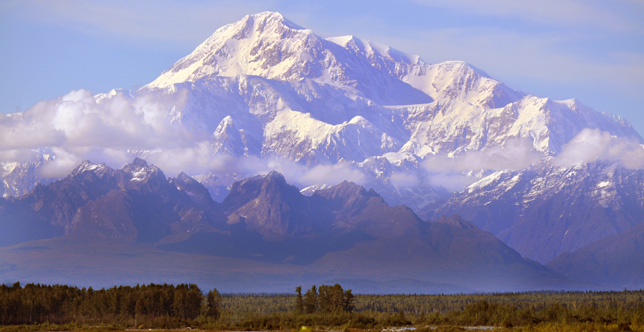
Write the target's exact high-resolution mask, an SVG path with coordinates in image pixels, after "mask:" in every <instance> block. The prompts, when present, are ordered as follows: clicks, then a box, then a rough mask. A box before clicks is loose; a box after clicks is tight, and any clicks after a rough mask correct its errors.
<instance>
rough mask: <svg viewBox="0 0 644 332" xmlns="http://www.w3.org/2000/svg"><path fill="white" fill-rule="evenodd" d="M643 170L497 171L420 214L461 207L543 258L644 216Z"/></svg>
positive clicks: (461, 211)
mask: <svg viewBox="0 0 644 332" xmlns="http://www.w3.org/2000/svg"><path fill="white" fill-rule="evenodd" d="M642 183H644V170H641V169H640V170H630V169H626V168H624V167H620V166H619V165H617V164H614V163H605V162H599V163H593V164H586V165H584V166H577V167H569V168H566V167H542V168H535V169H532V170H525V171H501V172H496V173H494V174H492V175H490V176H488V177H486V178H483V179H482V180H480V181H479V182H477V183H474V184H472V185H471V186H469V187H468V188H467V189H466V190H465V191H463V192H461V193H458V194H456V195H454V196H453V197H452V198H450V199H449V201H448V202H446V203H444V204H438V205H437V206H436V205H430V206H428V207H427V208H426V209H424V210H423V212H421V215H423V216H426V217H430V218H436V217H438V216H441V215H450V214H453V213H459V214H460V215H462V216H463V217H464V218H466V219H468V220H471V221H472V222H473V223H475V224H476V225H478V226H479V227H481V228H482V229H485V230H488V231H489V232H491V233H492V234H495V235H496V236H498V237H499V238H500V239H501V240H503V241H504V242H505V243H507V244H508V245H509V246H511V247H512V248H514V249H516V250H517V251H519V252H520V253H521V254H522V255H525V256H526V257H529V258H531V259H534V260H536V261H539V262H542V263H547V262H549V261H551V260H552V259H554V258H555V257H557V256H558V255H560V254H562V253H564V252H568V251H574V250H577V249H579V248H581V247H584V246H586V245H588V244H590V243H593V242H595V241H598V240H601V239H603V238H604V237H607V236H610V235H614V234H618V233H620V232H623V231H625V230H626V229H629V228H631V227H633V226H635V225H638V224H640V223H642V222H644V217H643V216H644V186H642Z"/></svg>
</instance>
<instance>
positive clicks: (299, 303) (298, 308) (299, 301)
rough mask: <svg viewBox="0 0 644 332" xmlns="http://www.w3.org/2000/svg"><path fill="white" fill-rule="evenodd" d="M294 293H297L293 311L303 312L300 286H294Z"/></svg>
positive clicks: (299, 313)
mask: <svg viewBox="0 0 644 332" xmlns="http://www.w3.org/2000/svg"><path fill="white" fill-rule="evenodd" d="M295 293H296V294H297V300H296V301H297V302H296V304H295V313H296V314H298V315H301V314H303V313H304V300H302V286H297V288H295Z"/></svg>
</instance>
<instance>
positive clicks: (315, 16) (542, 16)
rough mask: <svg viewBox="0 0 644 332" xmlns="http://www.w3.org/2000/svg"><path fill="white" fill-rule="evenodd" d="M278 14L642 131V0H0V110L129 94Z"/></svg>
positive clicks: (327, 33) (318, 30)
mask: <svg viewBox="0 0 644 332" xmlns="http://www.w3.org/2000/svg"><path fill="white" fill-rule="evenodd" d="M264 10H272V11H279V12H281V13H282V14H284V16H285V17H287V18H288V19H290V20H291V21H293V22H295V23H297V24H299V25H301V26H304V27H306V28H310V29H312V30H313V31H314V32H316V33H317V34H319V35H321V36H324V37H328V36H335V35H346V34H354V35H357V36H359V37H361V38H365V39H369V40H373V41H377V42H381V43H385V44H389V45H391V46H393V47H395V48H398V49H400V50H402V51H404V52H406V53H411V54H419V55H420V56H421V57H422V58H423V59H424V60H425V61H427V62H438V61H444V60H464V61H467V62H469V63H471V64H473V65H474V66H476V67H478V68H480V69H483V70H484V71H486V72H487V73H488V74H490V75H491V76H492V77H495V78H497V79H499V80H501V81H503V82H505V83H506V84H507V85H509V86H510V87H513V88H515V89H519V90H522V91H524V92H527V93H530V94H534V95H537V96H542V97H552V98H554V99H568V98H573V97H576V98H578V99H579V100H580V101H581V102H582V103H584V104H586V105H588V106H591V107H593V108H595V109H597V110H600V111H604V112H610V113H615V114H619V115H622V116H624V117H625V118H627V119H628V120H629V121H631V122H632V123H633V125H634V126H635V128H636V129H637V130H638V131H639V132H640V134H642V135H644V106H643V105H644V1H641V0H612V1H595V0H587V1H576V0H542V1H513V0H488V1H481V0H461V1H453V0H415V1H411V0H410V1H378V0H371V1H351V0H342V1H340V0H330V1H280V0H261V1H259V0H258V1H170V0H162V1H150V0H139V1H69V0H58V1H34V0H21V1H12V0H0V40H1V42H2V45H3V47H2V49H3V50H2V52H0V74H1V75H2V80H1V83H0V84H1V85H0V111H2V112H4V113H12V112H16V111H19V110H25V109H28V108H29V107H30V106H32V105H33V104H34V103H36V102H37V101H39V100H43V99H51V98H55V97H57V96H60V95H63V94H65V93H67V92H69V91H71V90H74V89H80V88H83V89H89V90H91V91H92V92H94V93H98V92H106V91H109V90H110V89H112V88H126V89H136V88H137V87H140V86H141V85H144V84H146V83H148V82H150V81H152V80H153V79H154V78H155V77H156V76H158V75H159V74H160V73H161V72H162V71H163V70H165V69H167V68H168V67H170V66H171V65H172V64H173V63H174V62H175V61H176V60H178V59H179V58H181V57H182V56H184V55H186V54H188V53H189V52H190V51H192V50H193V49H194V48H195V47H196V46H197V45H198V44H199V43H200V42H201V41H203V40H204V39H205V38H207V37H208V36H209V35H210V34H211V33H212V32H214V31H215V30H216V29H217V28H219V27H220V26H222V25H225V24H228V23H232V22H234V21H236V20H238V19H239V18H241V17H242V16H244V15H246V14H251V13H256V12H260V11H264Z"/></svg>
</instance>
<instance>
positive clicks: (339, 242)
mask: <svg viewBox="0 0 644 332" xmlns="http://www.w3.org/2000/svg"><path fill="white" fill-rule="evenodd" d="M99 183H100V184H102V187H103V189H100V190H98V188H100V187H99ZM177 184H179V185H177ZM186 184H191V185H193V187H191V192H192V193H202V194H205V188H203V186H201V185H199V184H198V183H197V182H196V181H194V180H192V181H190V180H189V179H188V178H187V176H181V177H178V178H174V179H166V178H165V176H164V175H163V172H162V171H161V170H160V169H159V168H158V167H156V166H154V165H149V164H147V163H146V162H145V161H143V160H141V159H135V160H134V161H133V162H132V163H130V164H128V165H126V166H125V167H124V168H123V169H122V170H113V169H111V168H109V167H107V166H104V165H102V164H92V163H90V162H84V163H82V164H81V165H80V166H78V167H77V168H76V169H75V170H74V171H73V172H72V173H71V174H70V176H69V177H67V178H65V179H63V180H60V181H57V182H54V183H52V184H49V185H46V186H41V187H39V189H37V190H35V191H34V192H32V193H31V194H28V195H26V196H23V197H22V198H20V199H16V200H14V201H13V203H14V204H18V205H17V207H18V208H22V209H24V210H25V211H33V212H36V214H38V213H42V212H43V210H42V208H40V207H50V206H58V207H59V210H61V211H63V212H65V211H70V213H67V214H65V213H60V214H59V215H60V216H59V217H58V219H55V220H52V221H51V223H52V224H53V225H54V226H56V227H61V228H62V231H58V232H56V233H52V234H49V235H48V236H40V237H38V236H31V237H29V236H26V237H24V238H23V239H22V241H19V242H18V243H16V242H8V243H7V242H4V243H2V245H3V246H5V247H6V246H7V245H14V247H16V246H17V247H20V246H21V244H23V243H27V244H28V243H31V242H32V241H34V240H35V242H38V241H40V243H48V244H47V245H43V246H41V247H42V248H41V247H35V249H33V251H34V255H41V254H45V252H48V251H49V250H52V247H51V246H52V245H53V243H57V241H58V240H56V239H62V238H64V239H66V240H65V242H66V243H67V244H68V245H70V246H74V247H75V248H76V249H75V250H78V247H79V246H80V247H81V248H82V247H85V248H86V249H85V250H83V251H82V252H92V251H93V250H94V249H92V248H93V247H94V244H92V243H94V242H96V243H97V244H96V245H97V246H108V247H111V246H112V245H111V244H109V243H123V244H128V245H133V246H134V247H132V248H141V250H142V248H155V249H156V250H161V251H165V252H167V255H169V256H172V255H174V254H175V253H182V254H188V255H196V256H194V257H202V256H214V257H220V258H226V259H232V260H233V261H234V262H236V263H235V264H243V265H244V266H245V267H244V269H245V270H247V271H248V273H251V274H253V273H254V274H257V273H259V274H260V275H261V273H263V272H261V271H259V270H257V271H254V270H253V268H252V266H253V263H250V262H252V261H257V262H263V263H268V264H271V265H270V266H273V268H271V269H275V271H278V270H279V268H280V266H282V264H287V265H288V269H295V270H299V271H300V273H303V272H306V271H308V272H312V271H318V272H320V273H331V272H333V271H335V272H333V273H332V275H334V276H335V278H338V277H346V276H348V275H362V278H364V277H366V276H368V275H370V274H371V273H374V272H375V270H374V269H376V268H377V269H382V268H383V267H387V268H385V269H384V270H383V271H381V272H380V277H379V278H385V277H387V278H389V277H391V278H393V277H396V276H398V275H399V273H398V272H395V271H396V270H397V269H404V270H406V271H407V272H408V273H407V272H405V273H403V274H408V276H410V277H412V278H413V279H414V280H425V281H428V282H431V283H435V284H446V283H447V284H452V285H454V287H465V288H472V289H481V290H483V289H490V290H500V289H514V290H518V289H540V288H543V287H563V288H567V287H574V285H575V284H574V283H573V282H571V281H568V280H565V279H564V278H562V277H561V276H560V275H558V274H557V273H555V272H553V271H551V270H549V269H548V268H546V267H544V266H541V265H538V264H535V263H534V262H530V261H526V260H524V259H523V258H522V257H521V256H520V255H519V254H518V253H516V252H515V251H514V250H512V249H511V248H509V247H507V246H506V245H505V244H503V243H502V242H501V241H499V240H498V239H496V238H494V237H493V236H492V235H490V234H489V233H487V232H484V231H481V230H479V229H478V228H476V227H474V226H473V225H472V224H469V223H467V222H466V221H464V220H462V219H461V218H460V217H451V218H444V219H441V220H439V221H438V222H425V221H422V220H421V219H419V218H418V217H417V216H416V215H415V213H414V212H413V211H412V210H411V209H409V208H407V207H405V206H396V207H391V206H389V205H388V204H387V203H386V202H385V201H384V200H383V199H382V198H381V197H380V195H378V194H377V193H375V192H374V191H373V190H366V189H365V188H364V187H362V186H359V185H356V184H354V183H349V182H343V183H341V184H339V185H337V186H334V187H331V188H328V189H322V190H319V191H316V192H315V193H314V194H313V195H312V196H308V197H307V196H304V195H302V194H301V193H300V191H299V189H297V188H296V187H293V186H291V185H289V184H288V183H287V182H286V180H285V179H284V177H283V176H282V175H281V174H279V173H277V172H270V173H268V174H267V175H264V176H256V177H253V178H249V179H246V180H243V181H240V182H237V183H235V185H233V188H232V189H231V193H230V194H229V197H228V198H226V199H225V200H224V202H223V203H217V202H214V201H207V200H204V199H205V197H203V196H200V195H189V194H188V193H186V192H185V191H184V190H182V189H181V186H185V185H186ZM24 201H29V202H33V201H36V202H38V203H37V204H36V205H33V204H26V205H25V204H23V205H20V203H21V202H24ZM11 203H12V202H9V201H6V202H3V204H1V205H0V208H3V209H5V208H11V207H12V206H13V205H12V204H11ZM67 207H69V208H67ZM226 216H227V217H226ZM39 220H40V221H44V219H39ZM0 225H2V227H3V228H5V227H7V226H11V225H7V224H6V223H0ZM26 230H27V231H32V232H35V235H39V233H38V232H39V230H40V227H39V225H35V226H34V227H33V228H31V229H26ZM3 233H4V229H3ZM5 240H6V239H5ZM392 245H395V247H392ZM9 248H11V247H9ZM124 248H125V247H124ZM42 250H45V252H41V251H42ZM56 250H62V249H60V248H57V249H56ZM133 250H134V249H133ZM136 250H139V249H136ZM136 250H135V251H136ZM146 250H147V249H146ZM119 252H121V254H124V255H128V251H127V250H125V249H121V250H120V251H119ZM103 254H105V255H108V256H109V255H110V254H109V253H103ZM21 255H22V256H21V257H22V259H26V258H25V257H30V256H28V253H23V254H21ZM25 255H27V256H25ZM7 257H14V255H8V256H7ZM75 257H76V258H75V259H74V261H73V262H69V261H66V259H65V256H64V255H63V256H60V257H59V258H58V259H57V260H58V263H59V265H60V269H61V270H62V271H65V270H66V269H65V268H63V267H64V266H73V267H74V269H76V272H75V273H79V272H80V273H90V274H91V273H92V272H91V270H83V269H88V268H86V267H84V266H88V264H90V263H89V262H86V261H85V260H88V259H89V260H91V258H92V256H91V255H90V256H88V257H85V258H82V257H84V256H83V255H82V254H79V253H76V254H75ZM32 259H34V258H33V257H32V258H29V259H28V260H29V261H31V260H32ZM51 259H54V258H51ZM245 261H248V262H247V263H244V262H245ZM7 264H12V266H18V267H21V266H22V267H24V266H25V265H24V264H23V263H21V262H20V261H10V262H8V263H7ZM70 264H71V265H70ZM113 264H114V263H113ZM139 264H141V268H143V269H145V268H146V266H147V265H146V263H144V262H140V263H139ZM246 264H250V265H246ZM297 266H299V267H297ZM340 266H342V270H341V271H338V268H339V267H340ZM435 266H441V269H440V270H435V269H434V268H435ZM24 268H25V269H26V270H25V271H26V272H24V273H29V272H28V271H32V270H30V269H29V268H26V267H24ZM113 268H114V269H116V270H117V271H119V270H120V269H121V267H120V265H119V264H116V265H114V266H113ZM79 269H80V270H79ZM192 269H197V270H199V269H200V268H199V267H198V266H193V267H192ZM219 269H220V272H219V273H222V274H224V275H226V274H227V273H229V272H230V271H229V270H228V268H227V267H226V266H220V267H219ZM467 269H473V270H476V271H478V274H477V275H478V277H477V278H475V279H476V280H474V279H472V278H469V277H468V274H465V275H462V276H460V277H457V276H458V275H459V274H460V273H461V271H464V270H467ZM83 271H84V272H83ZM124 271H127V270H124ZM329 271H331V272H329ZM387 271H388V272H387ZM12 273H13V272H12ZM272 273H274V274H273V275H277V274H278V273H277V272H272ZM275 273H277V274H275ZM4 274H6V273H4ZM2 275H3V272H0V276H2ZM58 277H59V278H63V279H64V278H65V276H64V275H60V276H58ZM3 278H5V277H3ZM515 278H518V279H515ZM246 280H247V281H246V282H253V281H252V280H255V279H253V277H252V276H251V275H249V276H248V277H247V278H246ZM499 280H505V281H507V282H510V281H511V280H514V281H512V282H510V283H507V282H500V281H499ZM518 280H526V281H527V284H525V285H522V284H521V283H519V282H518ZM240 282H241V281H240ZM485 285H487V286H485ZM486 287H487V288H486Z"/></svg>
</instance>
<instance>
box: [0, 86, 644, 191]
mask: <svg viewBox="0 0 644 332" xmlns="http://www.w3.org/2000/svg"><path fill="white" fill-rule="evenodd" d="M170 98H171V99H170ZM185 103H186V95H185V94H182V93H177V94H174V95H173V96H172V97H169V96H168V95H160V94H158V92H154V91H152V92H149V91H148V92H145V91H143V92H137V93H130V92H128V91H112V92H110V93H108V94H98V95H92V94H91V93H90V92H89V91H87V90H76V91H72V92H70V93H68V94H66V95H64V96H62V97H59V98H57V99H53V100H49V101H42V102H40V103H38V104H36V105H35V106H34V107H33V108H31V109H29V110H28V111H25V112H23V113H14V114H9V115H0V164H7V163H12V162H20V163H24V162H28V161H36V160H38V159H39V158H41V156H42V155H50V156H54V158H50V161H49V162H47V163H46V164H45V165H44V166H43V167H42V168H41V169H40V172H41V174H40V176H41V177H43V178H58V177H64V176H66V175H68V174H69V173H70V172H71V170H73V169H74V168H75V167H77V166H78V165H79V164H80V163H81V162H82V161H83V160H91V161H93V162H103V163H106V164H107V165H109V166H111V167H113V168H121V167H122V166H123V165H124V164H126V163H128V162H130V161H131V160H132V159H133V158H134V157H141V158H143V159H145V160H147V161H148V162H149V163H151V164H154V165H157V166H158V167H160V168H161V169H162V170H163V171H164V172H166V174H167V175H168V176H176V175H177V174H179V173H180V172H186V173H188V174H190V175H204V174H214V175H217V174H227V176H226V178H228V179H241V178H245V177H249V176H253V175H256V174H265V173H268V172H269V171H271V170H276V171H279V172H280V173H282V174H284V175H285V177H286V178H287V180H288V181H289V182H290V183H293V184H295V185H297V186H299V187H301V188H303V187H307V186H311V185H323V184H326V185H334V184H337V183H339V182H341V181H344V180H348V181H352V182H355V183H358V184H363V185H369V183H372V182H373V181H379V180H378V179H379V178H382V177H385V178H387V180H388V181H389V183H390V184H391V185H392V186H393V187H395V188H396V189H405V188H415V187H427V186H442V187H445V188H447V189H448V190H452V191H458V190H461V189H462V188H464V187H465V186H467V185H469V184H471V183H472V182H474V181H476V180H478V179H479V178H480V177H481V176H484V175H485V174H488V173H489V172H492V171H499V170H514V171H516V170H522V169H527V168H530V167H532V166H533V165H536V164H538V163H542V162H544V160H547V161H545V162H549V163H552V164H553V165H555V166H559V167H571V166H577V165H583V164H586V163H592V162H596V161H608V162H615V163H619V164H621V165H622V166H623V167H626V168H629V169H640V168H644V147H643V146H642V145H640V144H639V142H637V141H634V140H629V139H626V138H618V137H613V136H611V135H610V134H608V133H606V132H602V131H600V130H597V129H584V130H582V131H581V132H580V133H579V134H578V135H577V136H575V137H574V138H573V139H572V140H571V141H570V142H569V143H568V144H567V145H565V146H564V147H563V150H562V152H561V153H560V154H559V155H558V156H556V157H554V158H549V159H544V156H543V155H542V154H541V153H539V152H537V151H535V150H534V148H533V145H532V142H531V140H530V139H528V138H509V139H507V140H506V141H505V142H504V144H503V145H500V146H493V147H490V148H488V149H486V150H481V151H465V152H463V153H460V154H458V155H456V156H446V155H436V156H430V157H428V158H427V159H425V160H423V161H422V162H421V163H420V164H419V167H417V168H413V167H411V168H409V167H407V168H406V167H393V168H392V169H390V170H385V171H384V173H383V170H381V169H370V168H369V167H368V166H363V165H361V164H360V163H353V162H339V163H336V164H321V165H313V166H305V165H302V164H298V163H296V162H294V161H291V160H287V159H283V158H279V157H276V156H262V157H260V156H231V155H221V154H216V153H215V152H214V151H215V149H214V147H213V142H212V133H209V132H206V131H205V129H199V128H194V127H191V128H188V127H187V126H186V125H183V124H181V123H180V122H179V121H176V119H173V118H172V114H173V112H172V110H173V109H174V108H181V107H184V105H185ZM231 174H233V175H234V176H230V175H231ZM231 181H232V180H231Z"/></svg>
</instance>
